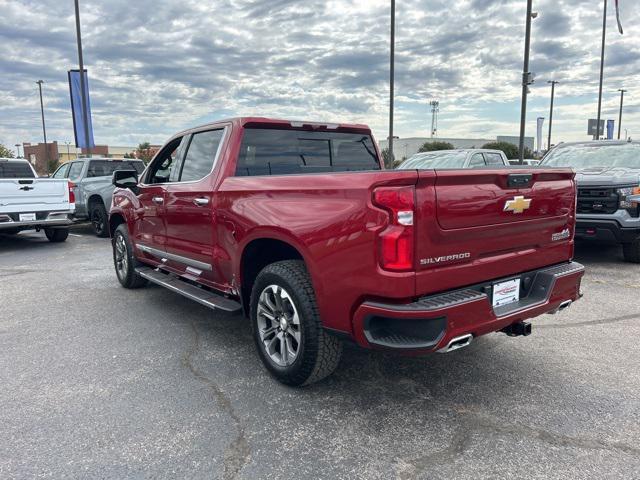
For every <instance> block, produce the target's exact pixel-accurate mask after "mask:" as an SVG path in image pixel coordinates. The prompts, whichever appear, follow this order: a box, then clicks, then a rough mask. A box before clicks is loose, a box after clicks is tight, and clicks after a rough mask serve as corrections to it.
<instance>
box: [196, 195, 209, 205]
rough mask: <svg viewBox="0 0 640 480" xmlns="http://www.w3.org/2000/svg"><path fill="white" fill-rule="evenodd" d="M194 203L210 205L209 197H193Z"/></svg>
mask: <svg viewBox="0 0 640 480" xmlns="http://www.w3.org/2000/svg"><path fill="white" fill-rule="evenodd" d="M193 203H195V204H196V205H197V206H199V207H204V206H205V205H209V199H208V198H206V197H198V198H194V199H193Z"/></svg>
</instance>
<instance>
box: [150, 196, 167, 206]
mask: <svg viewBox="0 0 640 480" xmlns="http://www.w3.org/2000/svg"><path fill="white" fill-rule="evenodd" d="M151 201H152V202H153V203H155V204H157V205H162V204H163V203H164V198H163V197H153V198H152V199H151Z"/></svg>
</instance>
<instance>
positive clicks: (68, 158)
mask: <svg viewBox="0 0 640 480" xmlns="http://www.w3.org/2000/svg"><path fill="white" fill-rule="evenodd" d="M64 143H65V144H66V145H67V162H69V161H71V153H69V145H71V142H64Z"/></svg>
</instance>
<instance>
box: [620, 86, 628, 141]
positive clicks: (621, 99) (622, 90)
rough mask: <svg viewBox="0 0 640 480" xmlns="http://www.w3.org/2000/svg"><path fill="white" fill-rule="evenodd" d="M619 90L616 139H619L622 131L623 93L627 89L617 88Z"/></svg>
mask: <svg viewBox="0 0 640 480" xmlns="http://www.w3.org/2000/svg"><path fill="white" fill-rule="evenodd" d="M618 91H619V92H620V115H619V116H618V140H620V134H621V133H622V104H623V103H624V94H625V92H626V91H627V90H625V89H623V88H619V89H618Z"/></svg>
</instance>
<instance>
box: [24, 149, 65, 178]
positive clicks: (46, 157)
mask: <svg viewBox="0 0 640 480" xmlns="http://www.w3.org/2000/svg"><path fill="white" fill-rule="evenodd" d="M22 148H23V151H24V154H23V155H24V158H26V159H27V160H29V162H30V163H31V165H33V168H35V169H36V172H38V175H46V174H47V173H51V172H49V165H51V168H54V165H55V164H57V163H58V159H59V153H58V148H59V147H58V142H47V144H46V145H45V144H44V143H37V144H31V143H23V144H22ZM47 162H48V163H47Z"/></svg>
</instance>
